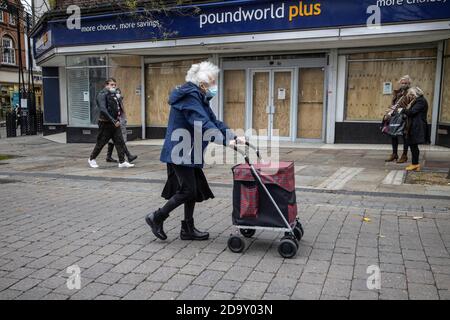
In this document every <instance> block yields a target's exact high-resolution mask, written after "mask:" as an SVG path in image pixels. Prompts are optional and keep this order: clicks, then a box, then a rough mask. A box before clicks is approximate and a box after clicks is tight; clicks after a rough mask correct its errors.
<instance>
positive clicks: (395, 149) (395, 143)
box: [392, 137, 408, 154]
mask: <svg viewBox="0 0 450 320" xmlns="http://www.w3.org/2000/svg"><path fill="white" fill-rule="evenodd" d="M392 153H393V154H398V137H392ZM403 153H405V154H406V153H408V140H407V139H406V137H403Z"/></svg>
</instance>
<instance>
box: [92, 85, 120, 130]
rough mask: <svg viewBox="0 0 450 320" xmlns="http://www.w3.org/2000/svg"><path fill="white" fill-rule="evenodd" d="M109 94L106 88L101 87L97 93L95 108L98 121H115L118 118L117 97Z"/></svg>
mask: <svg viewBox="0 0 450 320" xmlns="http://www.w3.org/2000/svg"><path fill="white" fill-rule="evenodd" d="M114 97H115V95H113V94H111V93H110V92H109V91H108V89H106V88H103V89H102V90H101V91H100V92H99V93H98V94H97V101H96V102H97V108H98V111H99V117H98V119H99V120H100V121H107V122H112V123H115V122H116V121H118V120H119V108H118V102H117V98H116V99H114Z"/></svg>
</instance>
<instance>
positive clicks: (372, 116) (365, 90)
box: [346, 59, 436, 121]
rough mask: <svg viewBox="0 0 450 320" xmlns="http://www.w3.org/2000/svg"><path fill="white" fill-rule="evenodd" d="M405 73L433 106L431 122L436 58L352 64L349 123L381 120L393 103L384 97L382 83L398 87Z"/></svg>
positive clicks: (349, 85) (387, 96) (349, 76)
mask: <svg viewBox="0 0 450 320" xmlns="http://www.w3.org/2000/svg"><path fill="white" fill-rule="evenodd" d="M405 74H409V75H410V76H411V78H412V81H413V83H412V85H413V86H418V87H420V88H421V89H422V90H423V91H424V92H425V98H426V99H427V100H428V103H429V106H430V108H429V111H428V119H429V121H431V114H432V106H433V95H434V83H435V75H436V60H435V59H425V60H400V61H395V60H387V61H364V62H349V64H348V79H347V99H346V120H355V121H360V120H362V121H364V120H369V121H370V120H373V121H379V120H380V121H381V118H382V117H383V115H384V113H385V110H386V109H387V108H388V107H389V105H390V103H391V100H392V95H388V94H387V95H383V83H384V82H392V84H393V87H394V88H397V87H398V81H399V79H400V77H401V76H402V75H405Z"/></svg>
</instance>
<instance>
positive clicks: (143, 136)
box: [141, 56, 146, 140]
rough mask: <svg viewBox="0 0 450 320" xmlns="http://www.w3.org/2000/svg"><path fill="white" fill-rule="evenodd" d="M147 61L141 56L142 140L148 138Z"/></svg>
mask: <svg viewBox="0 0 450 320" xmlns="http://www.w3.org/2000/svg"><path fill="white" fill-rule="evenodd" d="M145 97H146V94H145V61H144V56H141V123H142V140H144V139H145V136H146V132H145V130H146V123H145V122H146V115H145Z"/></svg>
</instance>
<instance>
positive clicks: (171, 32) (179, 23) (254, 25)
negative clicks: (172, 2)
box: [35, 0, 450, 56]
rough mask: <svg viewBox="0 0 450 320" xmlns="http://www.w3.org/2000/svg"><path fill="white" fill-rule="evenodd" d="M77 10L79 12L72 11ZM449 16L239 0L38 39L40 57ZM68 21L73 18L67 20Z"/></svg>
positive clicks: (85, 20) (421, 9) (421, 2)
mask: <svg viewBox="0 0 450 320" xmlns="http://www.w3.org/2000/svg"><path fill="white" fill-rule="evenodd" d="M74 14H75V13H74ZM443 19H450V0H358V1H355V0H339V1H336V0H304V1H267V0H239V1H224V2H216V3H207V4H202V5H192V6H183V7H180V8H177V9H173V10H172V11H169V13H168V14H166V12H165V13H153V14H151V15H150V14H148V13H147V14H146V13H143V12H137V13H136V12H133V13H112V14H105V15H98V16H85V15H82V16H81V23H80V25H79V26H77V27H74V26H72V25H71V26H70V28H69V27H68V25H67V24H68V20H66V19H64V20H56V21H50V22H49V23H48V24H47V29H44V30H41V31H40V33H39V34H38V35H37V36H36V37H35V38H36V46H35V51H36V54H37V56H39V55H41V54H42V53H44V52H45V51H46V50H48V49H49V48H50V47H53V46H67V45H71V46H73V45H88V44H99V43H120V42H130V41H156V40H166V39H182V38H192V37H207V36H224V35H236V34H249V33H259V32H275V31H278V32H280V31H294V30H308V29H319V28H332V27H349V26H368V25H369V24H374V25H379V24H381V25H385V24H393V23H407V22H421V21H431V20H443ZM69 20H70V19H69Z"/></svg>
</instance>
